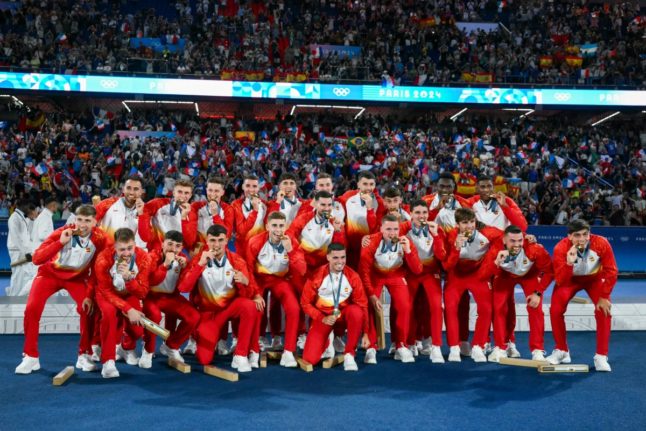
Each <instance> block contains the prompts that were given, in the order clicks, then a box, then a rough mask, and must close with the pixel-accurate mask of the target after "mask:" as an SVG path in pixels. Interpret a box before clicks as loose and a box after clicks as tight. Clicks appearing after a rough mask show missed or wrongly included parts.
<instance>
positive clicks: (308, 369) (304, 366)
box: [296, 356, 314, 373]
mask: <svg viewBox="0 0 646 431" xmlns="http://www.w3.org/2000/svg"><path fill="white" fill-rule="evenodd" d="M296 362H298V366H299V367H301V370H303V371H305V372H306V373H311V372H312V371H314V366H312V364H310V363H309V362H307V361H306V360H305V359H303V358H301V357H300V356H298V357H297V358H296Z"/></svg>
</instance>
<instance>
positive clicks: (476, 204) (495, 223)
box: [467, 176, 529, 357]
mask: <svg viewBox="0 0 646 431" xmlns="http://www.w3.org/2000/svg"><path fill="white" fill-rule="evenodd" d="M476 193H477V195H476V196H473V197H471V198H469V199H467V203H468V204H469V206H470V207H471V209H473V211H474V212H475V213H476V219H477V220H478V221H479V222H481V223H483V224H484V225H485V226H490V227H495V228H497V229H500V230H505V228H507V226H510V225H514V226H518V227H519V228H520V229H521V230H522V231H523V232H526V231H527V220H525V216H524V215H523V212H522V211H521V209H520V208H519V207H518V205H516V202H514V200H513V199H511V198H510V197H509V196H505V194H504V193H502V192H497V193H494V184H493V179H492V178H491V177H488V176H479V177H478V181H477V182H476ZM528 240H529V238H528ZM508 300H509V304H508V309H509V310H510V313H507V317H508V318H507V332H508V333H509V340H508V341H509V344H508V346H509V347H508V352H507V353H508V354H509V355H510V356H512V357H520V352H518V350H517V349H516V344H515V338H516V337H515V335H514V329H515V328H516V303H515V301H514V295H510V296H509V299H508ZM499 347H500V346H499Z"/></svg>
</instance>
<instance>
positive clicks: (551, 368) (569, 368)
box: [538, 364, 590, 373]
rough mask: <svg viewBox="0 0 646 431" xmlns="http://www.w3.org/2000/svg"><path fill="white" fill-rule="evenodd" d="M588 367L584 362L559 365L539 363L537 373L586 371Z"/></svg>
mask: <svg viewBox="0 0 646 431" xmlns="http://www.w3.org/2000/svg"><path fill="white" fill-rule="evenodd" d="M589 371H590V368H589V367H588V366H587V365H586V364H559V365H541V366H540V367H538V372H539V373H587V372H589Z"/></svg>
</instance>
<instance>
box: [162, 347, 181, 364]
mask: <svg viewBox="0 0 646 431" xmlns="http://www.w3.org/2000/svg"><path fill="white" fill-rule="evenodd" d="M159 353H161V354H162V355H165V356H168V359H172V360H173V361H176V362H184V358H182V355H180V354H179V350H177V349H171V348H170V347H168V346H167V345H166V343H162V345H161V346H159Z"/></svg>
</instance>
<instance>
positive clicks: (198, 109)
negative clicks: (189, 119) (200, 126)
mask: <svg viewBox="0 0 646 431" xmlns="http://www.w3.org/2000/svg"><path fill="white" fill-rule="evenodd" d="M195 112H196V113H197V116H198V117H199V116H200V105H198V104H197V102H195Z"/></svg>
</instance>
